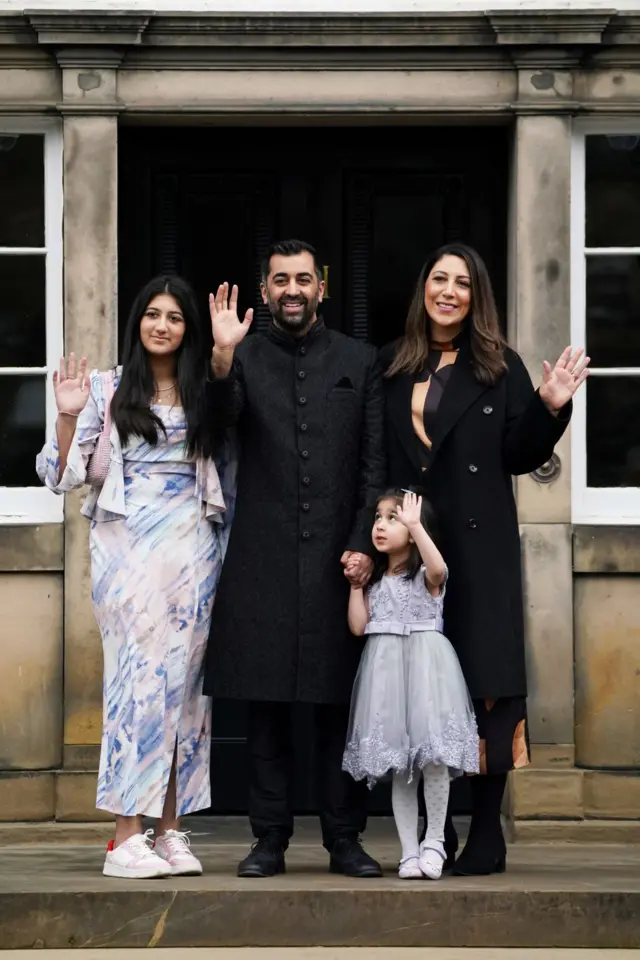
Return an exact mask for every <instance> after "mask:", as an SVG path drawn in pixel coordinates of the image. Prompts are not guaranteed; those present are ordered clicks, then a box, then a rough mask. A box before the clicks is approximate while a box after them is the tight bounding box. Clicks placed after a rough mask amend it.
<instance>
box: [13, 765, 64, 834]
mask: <svg viewBox="0 0 640 960" xmlns="http://www.w3.org/2000/svg"><path fill="white" fill-rule="evenodd" d="M55 806H56V801H55V778H54V773H53V772H52V771H48V770H45V771H37V772H26V771H16V772H13V771H2V772H0V822H2V823H11V822H12V821H14V820H28V821H41V820H52V819H53V817H54V815H55ZM4 829H5V828H4V827H0V831H2V830H4ZM31 829H32V825H31V823H30V824H29V830H31Z"/></svg>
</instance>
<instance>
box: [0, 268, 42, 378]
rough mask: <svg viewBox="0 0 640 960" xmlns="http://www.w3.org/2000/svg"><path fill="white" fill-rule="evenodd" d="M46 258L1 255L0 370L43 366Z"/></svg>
mask: <svg viewBox="0 0 640 960" xmlns="http://www.w3.org/2000/svg"><path fill="white" fill-rule="evenodd" d="M45 269H46V266H45V258H44V255H43V256H40V255H39V254H36V255H34V256H28V257H20V256H17V257H14V256H7V255H5V256H2V255H0V367H44V366H45V364H46V357H47V343H46V330H45Z"/></svg>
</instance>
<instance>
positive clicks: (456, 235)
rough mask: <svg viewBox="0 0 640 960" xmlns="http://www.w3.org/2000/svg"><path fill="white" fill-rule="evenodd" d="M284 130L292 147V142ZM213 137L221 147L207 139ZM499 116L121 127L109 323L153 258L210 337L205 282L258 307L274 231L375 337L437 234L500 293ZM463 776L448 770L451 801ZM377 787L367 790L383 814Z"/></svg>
mask: <svg viewBox="0 0 640 960" xmlns="http://www.w3.org/2000/svg"><path fill="white" fill-rule="evenodd" d="M292 143H294V146H291V145H290V144H292ZM220 144H224V149H222V150H221V149H220ZM507 156H508V150H507V131H505V130H502V129H491V128H486V127H485V128H482V129H478V130H473V129H461V128H447V129H441V130H438V129H436V128H427V127H413V128H387V129H383V128H379V129H378V128H361V129H347V128H341V129H337V128H336V129H331V128H322V129H311V128H309V129H304V128H299V129H296V128H287V129H286V130H278V129H274V128H270V129H265V130H259V129H252V130H249V129H240V128H236V129H229V130H220V129H193V130H183V129H180V130H179V131H177V130H163V129H160V128H158V129H149V128H145V129H144V130H142V129H140V130H138V129H133V128H123V129H122V130H121V131H120V195H119V205H120V213H119V261H120V267H119V290H120V318H121V319H120V324H121V329H122V327H123V325H124V322H125V320H126V317H127V314H128V310H129V306H130V304H131V301H132V299H133V297H134V295H135V293H136V291H137V290H138V288H139V287H140V286H141V285H142V284H143V283H145V282H146V281H147V280H148V279H149V277H150V276H152V275H154V274H156V273H160V272H178V273H180V274H182V275H183V276H184V277H185V278H186V279H187V280H189V281H190V282H191V283H192V284H193V286H194V288H195V290H196V293H197V296H198V300H199V302H200V303H201V305H202V319H203V329H204V330H205V334H206V335H207V336H210V327H209V322H208V310H207V295H208V293H209V292H210V291H214V290H215V288H216V287H217V285H218V284H219V283H221V282H222V281H224V280H228V281H229V282H231V283H237V284H238V285H239V287H240V308H241V310H245V309H246V308H247V307H249V306H254V308H255V309H256V321H255V326H256V327H257V328H260V327H263V326H265V325H266V324H267V323H268V319H269V317H268V312H267V310H266V309H265V308H264V306H263V305H262V301H261V298H260V289H259V286H260V276H259V261H260V259H261V257H262V256H263V254H264V252H265V250H266V249H267V247H268V246H269V244H270V243H271V242H273V241H274V240H277V239H282V238H286V237H292V236H293V237H299V238H301V239H305V240H308V241H310V242H311V243H313V244H314V245H315V246H316V248H317V250H318V253H319V259H320V262H321V264H322V265H323V267H324V268H325V270H326V274H327V277H328V297H327V298H326V300H325V303H324V304H323V316H324V319H325V321H326V323H327V324H328V326H330V327H332V328H334V329H338V330H343V331H344V332H345V333H349V334H351V335H353V336H356V337H359V338H362V339H369V340H370V341H372V342H373V343H375V344H376V345H378V346H381V345H383V344H384V343H388V342H389V341H391V340H393V339H395V338H396V337H397V336H399V335H400V333H401V332H402V328H403V325H404V319H405V317H406V312H407V308H408V305H409V301H410V299H411V296H412V294H413V288H414V285H415V281H416V277H417V276H418V273H419V271H420V268H421V266H422V264H423V262H424V260H425V259H426V257H427V256H428V254H429V252H430V251H431V250H433V249H434V248H435V247H437V246H440V245H441V244H442V243H444V242H445V241H448V240H457V239H459V240H465V241H466V242H468V243H470V244H471V245H473V246H476V247H477V248H478V249H479V251H480V253H481V254H482V255H483V256H484V257H485V259H486V261H487V264H488V266H489V270H490V273H491V275H492V277H493V279H494V284H495V287H496V296H497V300H498V304H499V306H500V308H501V310H502V311H503V308H504V305H505V301H506V295H505V293H506V291H505V286H506V282H505V280H506V274H505V265H506V200H507V197H506V183H507V175H506V174H507V167H506V161H507ZM293 713H294V743H295V754H296V790H295V798H294V800H295V806H296V809H297V810H298V812H311V811H313V809H314V805H315V800H314V797H315V789H314V774H313V770H314V766H315V760H314V746H313V744H314V737H313V725H312V716H311V714H312V711H311V709H310V708H308V707H305V706H296V707H295V708H294V711H293ZM213 733H214V745H213V751H212V794H213V798H212V812H219V813H234V812H235V813H237V812H242V811H244V810H245V809H246V803H247V786H248V784H247V771H246V766H247V764H246V708H245V706H244V704H238V703H224V702H220V703H216V704H215V705H214V715H213ZM467 787H468V785H467V784H466V783H464V782H458V783H456V784H455V785H454V798H455V804H456V807H457V808H458V809H466V808H467V806H468V790H467ZM389 809H390V801H389V788H388V785H383V786H381V787H379V788H377V789H376V790H375V791H373V793H372V795H371V810H372V812H384V813H388V812H389Z"/></svg>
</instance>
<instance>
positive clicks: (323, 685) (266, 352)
mask: <svg viewBox="0 0 640 960" xmlns="http://www.w3.org/2000/svg"><path fill="white" fill-rule="evenodd" d="M210 400H211V403H212V409H213V410H215V408H216V406H219V405H223V406H224V405H228V404H229V403H230V402H232V403H233V404H234V405H235V408H236V415H237V422H238V434H239V441H240V460H239V472H238V490H237V499H236V510H235V517H234V521H233V526H232V530H231V534H230V539H229V546H228V550H227V554H226V558H225V562H224V565H223V570H222V576H221V578H220V583H219V585H218V591H217V595H216V601H215V604H214V610H213V618H212V623H211V633H210V638H209V647H208V652H207V660H206V666H205V671H206V673H205V687H204V689H205V693H209V694H212V695H213V696H216V697H221V698H230V699H241V700H248V701H251V706H250V711H249V754H250V762H251V796H250V804H249V806H250V817H251V822H252V826H253V830H254V833H255V835H256V836H258V837H261V836H264V835H265V834H267V833H274V832H275V833H278V834H279V835H280V836H281V838H282V839H283V840H287V839H288V837H289V836H290V834H291V831H292V829H293V820H292V815H291V810H290V807H289V800H288V796H289V794H290V792H291V791H290V786H291V784H290V759H291V742H290V715H289V711H290V706H289V705H290V704H291V703H293V702H295V701H303V702H307V703H313V704H316V705H318V707H317V710H316V713H317V717H316V733H317V738H318V743H317V754H318V762H319V766H320V770H319V782H320V785H321V789H322V801H321V807H322V810H321V818H322V826H323V834H324V840H325V845H326V846H330V845H331V843H332V842H333V840H335V839H336V838H337V837H339V836H344V835H355V834H356V833H357V832H359V831H360V830H362V829H363V826H364V818H363V806H362V803H361V802H360V803H359V804H358V802H356V801H354V800H353V789H352V786H351V785H350V784H349V782H348V778H347V777H346V774H342V772H341V758H342V750H343V748H344V736H345V732H346V721H347V710H348V702H349V698H350V694H351V687H352V683H353V678H354V676H355V671H356V669H357V665H358V661H359V657H360V653H361V649H362V645H361V642H360V641H359V640H357V639H356V638H355V637H353V636H352V635H351V634H350V632H349V629H348V625H347V605H348V595H349V585H348V583H347V580H346V578H345V576H344V573H343V568H342V567H341V565H340V557H341V555H342V553H343V551H344V550H346V549H352V550H358V551H362V552H372V546H371V530H370V529H369V526H368V524H369V517H370V511H369V510H367V509H366V507H367V506H369V507H370V506H371V505H372V504H373V502H374V501H375V498H376V496H377V495H378V493H379V492H380V490H381V488H382V487H383V485H384V482H385V472H386V465H385V457H384V437H383V432H384V399H383V387H382V380H381V375H380V369H379V366H378V361H377V352H376V350H375V349H374V348H373V347H371V346H368V345H366V344H363V343H360V342H358V341H356V340H353V339H351V338H349V337H346V336H344V335H342V334H340V333H336V332H334V331H332V330H328V329H326V327H325V326H324V324H323V323H322V322H321V321H318V322H317V323H316V324H315V325H314V326H313V327H312V329H311V331H310V333H309V334H308V335H307V336H306V337H305V338H304V339H295V338H293V337H291V336H289V335H287V334H285V333H283V332H281V331H279V330H278V329H277V328H275V327H274V326H272V327H271V328H270V329H269V331H268V332H266V333H258V334H254V335H252V336H250V337H249V338H247V340H246V341H244V342H243V343H242V344H241V345H240V347H239V348H238V350H237V352H236V358H235V361H234V366H233V369H232V373H231V375H230V378H228V379H227V380H221V381H217V382H214V383H212V384H210ZM356 807H358V810H356V809H355V808H356Z"/></svg>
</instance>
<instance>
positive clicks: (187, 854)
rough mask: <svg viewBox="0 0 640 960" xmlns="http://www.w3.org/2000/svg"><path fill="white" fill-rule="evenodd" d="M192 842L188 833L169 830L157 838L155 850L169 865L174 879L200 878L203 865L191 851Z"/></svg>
mask: <svg viewBox="0 0 640 960" xmlns="http://www.w3.org/2000/svg"><path fill="white" fill-rule="evenodd" d="M190 843H191V841H190V840H189V835H188V832H186V833H181V832H180V831H179V830H167V832H166V833H163V834H162V835H161V836H160V837H157V838H156V842H155V845H154V850H155V852H156V853H157V855H158V856H159V857H161V858H162V860H164V861H166V863H167V864H168V865H169V868H170V870H171V873H172V875H173V876H174V877H199V876H200V874H201V873H202V864H201V863H200V861H199V860H198V858H197V857H194V855H193V854H192V853H191V850H190V849H189V845H190Z"/></svg>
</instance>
